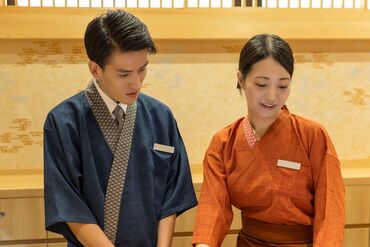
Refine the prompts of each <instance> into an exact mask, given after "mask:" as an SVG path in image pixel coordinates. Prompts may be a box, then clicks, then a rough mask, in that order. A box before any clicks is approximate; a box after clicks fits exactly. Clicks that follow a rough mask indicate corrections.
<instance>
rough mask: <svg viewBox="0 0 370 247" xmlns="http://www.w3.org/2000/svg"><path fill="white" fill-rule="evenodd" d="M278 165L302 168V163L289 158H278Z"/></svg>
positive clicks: (295, 168)
mask: <svg viewBox="0 0 370 247" xmlns="http://www.w3.org/2000/svg"><path fill="white" fill-rule="evenodd" d="M277 166H280V167H284V168H289V169H294V170H298V171H299V170H300V169H301V163H297V162H293V161H288V160H278V162H277Z"/></svg>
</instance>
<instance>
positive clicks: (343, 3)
mask: <svg viewBox="0 0 370 247" xmlns="http://www.w3.org/2000/svg"><path fill="white" fill-rule="evenodd" d="M342 9H344V0H342Z"/></svg>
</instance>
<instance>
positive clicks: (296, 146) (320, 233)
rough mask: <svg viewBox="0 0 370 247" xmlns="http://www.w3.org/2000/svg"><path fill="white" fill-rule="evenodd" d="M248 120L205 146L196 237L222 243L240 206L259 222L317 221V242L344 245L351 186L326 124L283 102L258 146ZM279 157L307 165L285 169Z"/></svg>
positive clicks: (291, 223)
mask: <svg viewBox="0 0 370 247" xmlns="http://www.w3.org/2000/svg"><path fill="white" fill-rule="evenodd" d="M244 121H247V120H246V119H245V118H241V119H238V120H237V121H236V122H234V123H233V124H232V125H229V126H227V127H226V128H224V129H222V130H221V131H219V132H218V133H217V134H216V135H215V136H214V137H213V139H212V141H211V144H210V146H209V148H208V150H207V152H206V155H205V158H204V166H203V173H204V181H203V187H202V192H201V196H200V201H199V205H198V209H197V216H196V222H195V228H194V234H193V243H194V244H195V243H204V244H208V245H210V246H211V247H216V246H220V245H221V243H222V241H223V239H224V238H225V236H226V234H227V233H228V231H229V228H230V225H231V222H232V219H233V213H232V209H231V205H234V206H235V207H237V208H239V209H240V210H241V211H242V215H243V217H246V218H250V219H254V220H258V221H260V222H267V223H272V224H277V225H288V226H294V225H301V226H313V246H314V247H321V246H323V247H329V246H330V247H336V246H342V241H343V234H344V185H343V181H342V176H341V172H340V167H339V161H338V158H337V154H336V152H335V148H334V146H333V144H332V142H331V140H330V138H329V136H328V134H327V132H326V131H325V130H324V128H323V127H322V126H320V125H319V124H317V123H315V122H312V121H309V120H306V119H304V118H302V117H299V116H296V115H293V114H290V113H289V111H288V109H287V108H286V107H284V108H283V109H282V111H281V112H280V114H279V116H278V118H277V119H276V121H275V122H274V123H273V124H272V125H271V126H270V128H269V129H268V130H267V132H266V133H265V135H264V136H263V137H262V138H261V139H260V140H259V141H258V142H257V143H256V144H255V145H254V146H253V147H251V146H250V145H248V142H247V139H246V135H245V131H244V128H243V126H244V124H243V123H244ZM280 161H290V162H294V164H296V165H297V164H299V166H300V167H299V169H291V168H285V167H281V166H278V165H277V164H278V162H280Z"/></svg>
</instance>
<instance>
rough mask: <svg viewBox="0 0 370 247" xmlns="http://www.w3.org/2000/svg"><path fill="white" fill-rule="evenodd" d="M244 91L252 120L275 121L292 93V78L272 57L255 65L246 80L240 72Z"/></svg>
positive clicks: (239, 80)
mask: <svg viewBox="0 0 370 247" xmlns="http://www.w3.org/2000/svg"><path fill="white" fill-rule="evenodd" d="M237 76H238V82H239V85H240V87H241V88H242V89H243V90H244V93H245V97H246V99H247V104H248V117H249V119H250V120H252V121H253V120H254V121H256V120H257V121H259V120H271V121H275V119H276V118H277V116H278V114H279V112H280V109H281V108H282V107H283V106H284V105H285V102H286V100H287V99H288V96H289V93H290V82H291V77H290V74H289V73H288V71H286V70H285V69H284V67H283V66H281V65H280V64H279V63H278V62H276V61H275V60H274V59H273V58H272V57H267V58H265V59H263V60H260V61H258V62H257V63H255V64H254V65H253V66H252V67H251V69H250V71H249V72H248V74H247V75H246V77H245V78H243V76H242V74H241V72H240V71H239V72H238V75H237Z"/></svg>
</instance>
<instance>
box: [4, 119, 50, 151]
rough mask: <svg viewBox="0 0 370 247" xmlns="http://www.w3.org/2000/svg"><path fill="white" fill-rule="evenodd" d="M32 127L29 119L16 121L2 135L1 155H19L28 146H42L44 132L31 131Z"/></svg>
mask: <svg viewBox="0 0 370 247" xmlns="http://www.w3.org/2000/svg"><path fill="white" fill-rule="evenodd" d="M31 125H32V123H31V121H30V120H29V119H25V118H17V119H14V120H13V121H12V124H11V125H10V126H9V128H8V130H7V131H5V132H3V133H0V154H1V153H17V152H18V151H19V149H21V148H23V147H26V146H36V147H40V146H42V133H43V132H42V131H40V130H38V131H34V130H31V128H30V127H31Z"/></svg>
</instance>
